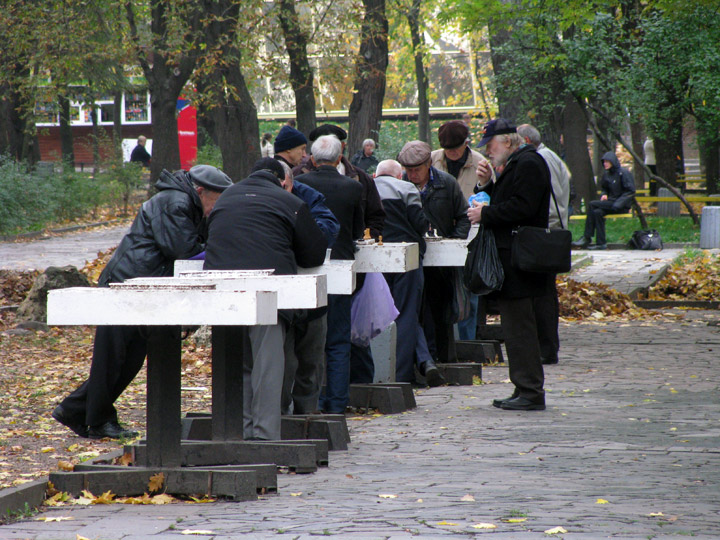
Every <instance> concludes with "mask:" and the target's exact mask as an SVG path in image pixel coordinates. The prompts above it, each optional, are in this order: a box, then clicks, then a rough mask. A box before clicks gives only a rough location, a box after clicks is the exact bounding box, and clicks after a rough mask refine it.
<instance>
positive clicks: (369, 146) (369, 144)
mask: <svg viewBox="0 0 720 540" xmlns="http://www.w3.org/2000/svg"><path fill="white" fill-rule="evenodd" d="M373 152H375V141H373V140H372V139H365V140H364V141H363V144H362V149H360V150H358V151H357V152H355V154H354V155H353V157H352V159H351V160H350V163H352V164H353V165H355V166H356V167H360V168H361V169H362V170H363V171H365V172H368V171H369V170H370V169H372V168H373V167H377V164H378V159H377V158H376V157H375V156H374V155H373Z"/></svg>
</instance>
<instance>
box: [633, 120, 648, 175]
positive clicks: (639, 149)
mask: <svg viewBox="0 0 720 540" xmlns="http://www.w3.org/2000/svg"><path fill="white" fill-rule="evenodd" d="M630 138H631V139H632V149H633V151H634V152H635V153H636V154H637V155H638V156H644V155H645V150H644V148H643V143H644V142H645V137H644V136H643V126H642V124H641V123H640V122H630ZM633 176H634V177H635V189H643V188H644V187H645V169H643V168H642V167H633Z"/></svg>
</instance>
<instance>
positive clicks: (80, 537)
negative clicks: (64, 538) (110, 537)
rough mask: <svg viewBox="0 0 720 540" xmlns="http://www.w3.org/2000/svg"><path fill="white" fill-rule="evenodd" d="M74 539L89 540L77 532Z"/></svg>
mask: <svg viewBox="0 0 720 540" xmlns="http://www.w3.org/2000/svg"><path fill="white" fill-rule="evenodd" d="M75 540H90V539H89V538H87V537H86V536H80V535H79V534H76V535H75Z"/></svg>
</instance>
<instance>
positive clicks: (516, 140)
mask: <svg viewBox="0 0 720 540" xmlns="http://www.w3.org/2000/svg"><path fill="white" fill-rule="evenodd" d="M486 144H487V153H488V157H489V158H490V160H491V161H492V166H493V167H495V170H496V171H498V170H499V169H502V173H499V174H498V175H497V177H496V179H495V181H494V182H493V181H491V175H492V171H491V170H490V166H489V165H488V163H487V162H482V163H480V165H478V169H477V173H478V178H479V180H480V185H481V186H482V189H484V190H485V191H486V192H487V193H488V194H489V195H490V205H489V206H487V205H485V204H483V205H478V204H477V203H474V206H473V207H472V208H470V209H469V210H468V216H469V217H470V221H472V222H473V223H478V222H479V223H481V224H482V225H483V226H485V227H486V228H488V229H490V230H491V231H492V232H493V233H494V235H495V243H496V246H497V250H498V255H499V257H500V262H501V264H502V267H503V272H504V273H505V281H504V282H503V285H502V288H501V289H500V291H498V292H497V293H493V294H492V296H494V297H496V298H497V300H498V306H499V308H500V317H501V322H502V329H503V336H504V337H505V348H506V349H507V354H508V367H509V371H510V380H511V381H512V383H513V384H514V385H515V391H514V392H513V394H512V395H511V396H510V397H509V398H507V399H496V400H494V401H493V405H494V406H495V407H499V408H502V409H508V410H521V411H529V410H544V409H545V391H544V390H543V386H544V381H545V375H544V373H543V366H542V362H541V359H540V343H539V341H538V336H537V327H536V323H535V312H534V310H533V298H536V297H539V296H545V295H547V294H548V293H549V291H550V279H551V278H552V277H553V276H552V275H550V274H544V273H538V272H525V271H522V270H518V269H516V268H514V267H513V266H512V264H511V256H510V254H511V246H512V231H513V229H515V228H517V227H521V226H524V225H528V226H533V227H543V228H547V226H548V205H549V203H550V171H549V169H548V166H547V163H545V160H544V159H543V158H542V156H541V155H540V154H538V153H537V152H536V151H535V147H534V146H532V145H529V144H526V143H525V141H524V140H523V138H522V137H520V135H518V134H517V132H516V128H515V126H513V125H512V124H510V123H509V122H507V121H506V120H505V119H503V118H498V119H496V120H492V121H490V122H488V124H486V126H485V130H484V132H483V138H482V140H481V141H480V143H479V145H478V146H485V145H486Z"/></svg>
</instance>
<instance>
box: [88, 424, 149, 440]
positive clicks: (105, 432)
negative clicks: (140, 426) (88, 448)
mask: <svg viewBox="0 0 720 540" xmlns="http://www.w3.org/2000/svg"><path fill="white" fill-rule="evenodd" d="M138 435H140V434H139V433H138V432H137V431H131V430H129V429H125V428H124V427H122V426H121V425H120V424H119V423H118V422H105V423H104V424H102V425H99V426H90V429H89V430H88V437H90V438H91V439H105V438H106V437H107V438H109V439H134V438H135V437H137V436H138Z"/></svg>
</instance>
